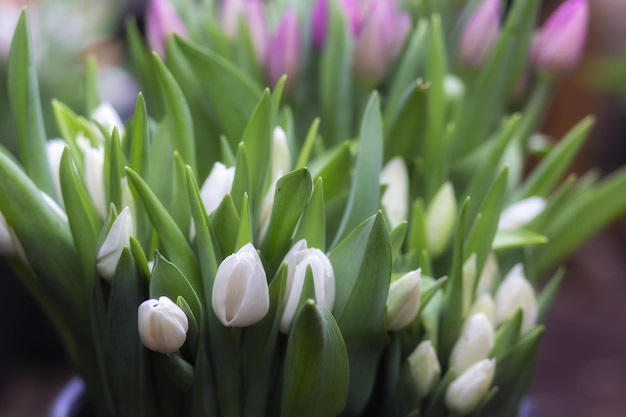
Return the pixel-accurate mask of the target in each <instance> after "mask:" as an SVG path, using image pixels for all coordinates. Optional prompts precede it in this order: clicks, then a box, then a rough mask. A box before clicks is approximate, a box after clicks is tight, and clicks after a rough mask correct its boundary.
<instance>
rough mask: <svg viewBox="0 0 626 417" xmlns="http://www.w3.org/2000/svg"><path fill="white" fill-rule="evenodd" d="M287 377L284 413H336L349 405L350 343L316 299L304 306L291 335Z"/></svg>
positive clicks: (285, 372)
mask: <svg viewBox="0 0 626 417" xmlns="http://www.w3.org/2000/svg"><path fill="white" fill-rule="evenodd" d="M283 381H284V382H283V392H282V402H281V416H284V417H286V416H293V415H296V414H297V415H299V416H304V417H306V416H310V417H318V416H334V415H338V414H339V413H340V412H341V411H342V410H343V408H344V407H345V405H346V400H347V397H348V385H349V372H348V353H347V351H346V345H345V344H344V341H343V338H342V336H341V331H340V330H339V327H338V326H337V323H336V322H335V319H334V317H333V315H332V314H331V313H330V312H329V311H328V310H326V309H325V308H324V307H321V306H318V305H316V304H315V302H314V301H312V300H309V301H308V302H307V303H305V305H304V306H303V307H302V308H301V309H300V312H299V313H298V315H297V317H296V319H295V323H294V326H293V327H292V330H291V333H290V335H289V340H288V342H287V352H286V353H285V366H284V376H283ZM322 398H323V401H320V399H322Z"/></svg>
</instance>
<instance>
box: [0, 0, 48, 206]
mask: <svg viewBox="0 0 626 417" xmlns="http://www.w3.org/2000/svg"><path fill="white" fill-rule="evenodd" d="M8 91H9V101H10V102H11V109H12V110H13V119H14V121H15V125H16V127H17V136H18V139H19V149H20V158H21V161H22V165H23V166H24V171H25V172H26V173H27V175H28V176H29V177H30V178H31V180H32V181H33V183H35V184H36V185H37V187H38V188H39V189H41V190H43V191H44V192H45V193H46V194H48V195H49V196H51V197H52V198H53V199H55V200H57V201H58V199H59V198H60V196H57V195H56V191H55V188H54V183H53V181H52V175H50V172H51V171H50V165H49V164H48V158H47V156H46V140H47V137H46V130H45V126H44V122H43V116H42V110H41V101H40V97H39V83H38V81H37V68H36V67H35V60H34V57H33V50H32V42H31V40H30V31H29V28H28V18H27V12H26V9H24V10H22V13H21V15H20V18H19V20H18V22H17V26H16V27H15V32H14V34H13V41H12V43H11V52H10V54H9V68H8ZM25 207H27V206H25Z"/></svg>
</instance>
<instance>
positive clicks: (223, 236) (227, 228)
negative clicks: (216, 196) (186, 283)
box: [211, 194, 240, 261]
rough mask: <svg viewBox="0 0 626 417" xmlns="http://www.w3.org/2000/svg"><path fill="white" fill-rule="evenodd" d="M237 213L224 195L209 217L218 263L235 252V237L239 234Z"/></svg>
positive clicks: (228, 198) (231, 201) (230, 199)
mask: <svg viewBox="0 0 626 417" xmlns="http://www.w3.org/2000/svg"><path fill="white" fill-rule="evenodd" d="M239 222H240V219H239V213H238V212H237V208H236V206H235V203H234V202H233V199H232V197H231V196H230V194H226V196H225V197H224V199H223V200H222V202H221V203H220V205H219V206H218V207H217V209H216V210H215V212H214V213H213V215H212V216H211V224H212V225H213V229H214V232H215V234H214V236H215V240H216V245H215V248H216V249H217V250H219V256H218V258H217V259H218V261H221V260H222V259H223V258H225V257H227V256H228V255H230V254H231V253H234V252H235V251H237V249H239V248H237V247H235V245H236V244H237V235H238V233H239Z"/></svg>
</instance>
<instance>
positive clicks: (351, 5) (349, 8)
mask: <svg viewBox="0 0 626 417" xmlns="http://www.w3.org/2000/svg"><path fill="white" fill-rule="evenodd" d="M339 5H340V6H341V10H342V11H343V12H344V13H345V15H346V18H347V19H348V25H349V27H350V31H351V32H352V34H353V35H354V34H356V31H357V28H358V26H359V1H358V0H341V1H340V2H339ZM328 13H329V11H328V0H318V1H317V2H316V3H315V6H314V7H313V17H312V18H311V28H312V32H313V45H315V46H316V47H318V48H321V47H322V46H324V45H325V44H326V36H327V32H328Z"/></svg>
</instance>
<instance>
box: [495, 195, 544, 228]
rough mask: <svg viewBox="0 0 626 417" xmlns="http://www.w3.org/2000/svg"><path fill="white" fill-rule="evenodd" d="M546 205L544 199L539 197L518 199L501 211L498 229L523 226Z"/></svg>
mask: <svg viewBox="0 0 626 417" xmlns="http://www.w3.org/2000/svg"><path fill="white" fill-rule="evenodd" d="M545 207H546V200H544V199H543V198H541V197H529V198H525V199H524V200H520V201H518V202H516V203H514V204H512V205H510V206H509V207H507V208H506V209H504V211H503V212H502V214H501V215H500V221H499V222H498V229H500V230H514V229H518V228H520V227H523V226H525V225H527V224H528V223H530V222H531V221H532V220H533V219H534V218H535V217H537V216H538V215H539V214H541V212H542V211H543V209H544V208H545Z"/></svg>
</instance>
